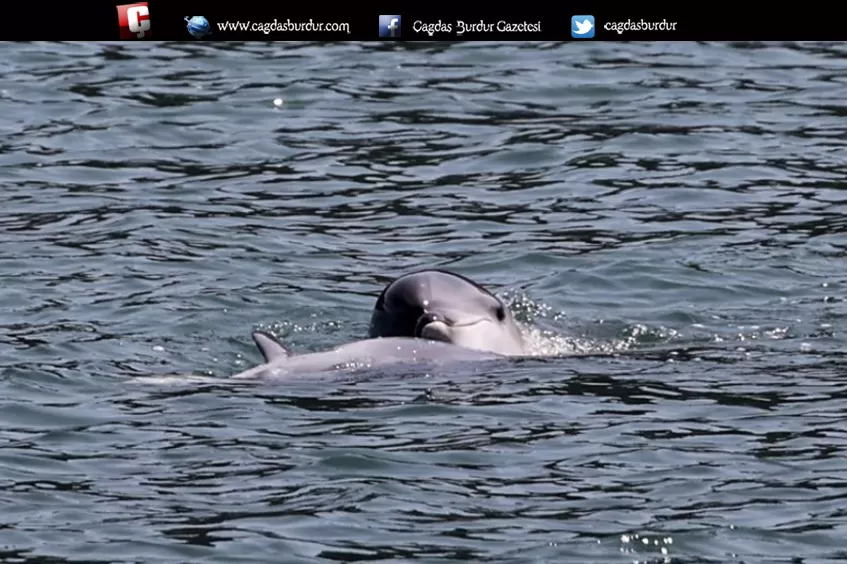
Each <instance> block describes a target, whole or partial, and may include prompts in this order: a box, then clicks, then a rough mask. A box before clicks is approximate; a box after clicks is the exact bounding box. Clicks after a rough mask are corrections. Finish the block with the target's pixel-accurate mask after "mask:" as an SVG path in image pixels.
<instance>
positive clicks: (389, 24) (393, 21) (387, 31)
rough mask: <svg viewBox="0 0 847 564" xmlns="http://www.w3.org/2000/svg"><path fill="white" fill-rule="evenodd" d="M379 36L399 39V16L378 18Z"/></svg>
mask: <svg viewBox="0 0 847 564" xmlns="http://www.w3.org/2000/svg"><path fill="white" fill-rule="evenodd" d="M379 36H380V37H400V16H380V17H379Z"/></svg>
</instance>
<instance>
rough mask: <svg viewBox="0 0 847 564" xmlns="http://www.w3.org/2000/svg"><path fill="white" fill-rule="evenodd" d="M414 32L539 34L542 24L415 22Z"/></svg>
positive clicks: (500, 21)
mask: <svg viewBox="0 0 847 564" xmlns="http://www.w3.org/2000/svg"><path fill="white" fill-rule="evenodd" d="M412 30H413V31H414V32H415V33H426V34H428V35H434V34H436V33H453V31H454V30H455V32H456V35H462V34H464V33H468V32H477V33H490V32H494V31H499V32H501V33H518V32H523V33H527V32H528V33H538V32H540V31H541V22H540V21H537V22H527V21H521V22H507V21H505V20H499V21H496V22H486V21H485V20H479V21H474V22H465V21H462V20H458V21H456V22H443V21H441V20H438V21H437V22H424V21H421V20H415V23H413V24H412Z"/></svg>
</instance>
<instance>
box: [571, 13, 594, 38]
mask: <svg viewBox="0 0 847 564" xmlns="http://www.w3.org/2000/svg"><path fill="white" fill-rule="evenodd" d="M571 37H573V38H574V39H591V38H592V37H594V16H574V17H572V18H571Z"/></svg>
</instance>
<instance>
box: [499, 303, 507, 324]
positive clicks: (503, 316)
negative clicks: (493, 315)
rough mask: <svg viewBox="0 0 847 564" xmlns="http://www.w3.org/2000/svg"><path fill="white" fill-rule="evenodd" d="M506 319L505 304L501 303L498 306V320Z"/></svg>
mask: <svg viewBox="0 0 847 564" xmlns="http://www.w3.org/2000/svg"><path fill="white" fill-rule="evenodd" d="M504 319H506V308H505V307H504V306H503V304H500V305H498V306H497V320H498V321H503V320H504Z"/></svg>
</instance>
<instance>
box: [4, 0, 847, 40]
mask: <svg viewBox="0 0 847 564" xmlns="http://www.w3.org/2000/svg"><path fill="white" fill-rule="evenodd" d="M13 8H14V10H12V7H10V8H9V9H7V12H6V16H5V17H4V18H2V19H0V39H2V40H7V41H8V40H31V41H34V40H42V41H62V40H64V41H97V40H99V41H104V40H105V41H304V40H305V41H384V42H390V41H482V40H485V41H574V42H590V41H739V42H745V41H838V40H845V39H847V30H845V26H843V25H842V24H841V22H840V20H839V18H836V17H834V15H833V16H831V17H828V18H827V17H819V16H818V17H810V18H805V19H804V21H798V19H797V15H796V10H793V11H791V12H789V11H787V10H786V11H781V10H778V9H776V8H773V9H772V13H767V14H763V13H762V12H761V11H755V10H745V11H742V10H737V11H727V10H721V9H714V10H705V11H703V12H701V13H698V12H696V11H695V10H694V9H692V10H680V9H678V8H676V9H675V13H674V12H671V11H670V10H668V11H660V10H657V9H656V8H655V7H650V8H649V11H648V9H644V10H642V11H638V10H635V9H632V8H629V7H627V8H622V9H620V10H615V9H611V8H609V7H604V8H603V9H602V10H592V9H589V8H586V9H577V8H570V7H569V10H570V11H569V12H565V14H562V9H561V8H560V7H558V5H557V7H556V8H555V9H554V8H549V9H547V10H543V9H542V10H540V9H537V8H531V9H527V10H526V12H521V11H520V10H517V9H515V10H511V11H510V13H509V14H503V13H494V12H491V13H488V12H474V13H460V14H458V13H457V14H453V13H450V12H448V11H443V12H438V11H436V10H432V11H428V12H425V13H424V12H420V11H415V12H405V13H403V12H401V13H394V14H380V13H378V12H376V11H374V10H370V9H356V10H353V9H351V8H349V7H344V8H343V9H341V10H337V9H335V8H331V7H330V5H324V6H322V7H315V8H313V9H311V10H308V9H306V8H307V7H304V6H295V7H293V8H292V7H291V6H288V5H286V4H275V3H271V2H267V3H262V4H261V5H256V4H251V5H242V4H239V3H237V2H231V3H226V4H224V3H218V2H215V3H214V4H212V3H205V4H203V3H195V2H191V3H182V2H174V1H170V2H169V1H166V0H152V1H150V2H136V3H131V2H128V3H123V4H120V3H115V4H105V3H99V2H98V3H96V4H91V3H88V2H84V3H67V2H62V3H58V2H57V3H55V4H54V3H45V4H44V5H42V6H39V5H36V4H26V5H22V6H19V5H14V7H13ZM13 11H14V15H12V13H13ZM462 12H466V10H464V9H463V10H462Z"/></svg>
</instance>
